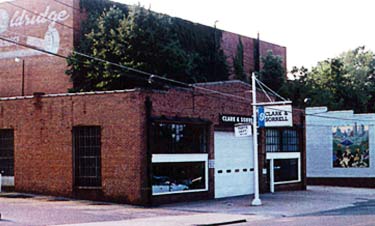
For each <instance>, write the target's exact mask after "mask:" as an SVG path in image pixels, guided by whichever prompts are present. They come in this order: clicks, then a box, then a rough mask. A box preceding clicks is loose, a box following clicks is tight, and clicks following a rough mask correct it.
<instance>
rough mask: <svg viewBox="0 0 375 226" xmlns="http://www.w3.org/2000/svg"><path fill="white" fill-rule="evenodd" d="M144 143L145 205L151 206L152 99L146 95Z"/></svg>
mask: <svg viewBox="0 0 375 226" xmlns="http://www.w3.org/2000/svg"><path fill="white" fill-rule="evenodd" d="M145 107H146V133H147V134H146V145H147V147H146V148H147V152H146V155H147V163H146V164H147V167H146V170H147V172H146V174H147V205H149V206H152V153H151V126H152V120H151V112H152V101H151V98H150V97H146V101H145Z"/></svg>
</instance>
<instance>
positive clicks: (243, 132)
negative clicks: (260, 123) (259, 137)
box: [234, 124, 252, 137]
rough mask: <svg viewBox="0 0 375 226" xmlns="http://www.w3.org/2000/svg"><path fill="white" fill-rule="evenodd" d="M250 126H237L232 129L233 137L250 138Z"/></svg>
mask: <svg viewBox="0 0 375 226" xmlns="http://www.w3.org/2000/svg"><path fill="white" fill-rule="evenodd" d="M251 134H252V133H251V125H248V124H237V125H235V127H234V136H235V137H250V136H251Z"/></svg>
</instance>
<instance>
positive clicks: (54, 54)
mask: <svg viewBox="0 0 375 226" xmlns="http://www.w3.org/2000/svg"><path fill="white" fill-rule="evenodd" d="M0 40H3V41H6V42H10V43H13V44H16V45H20V46H23V47H25V48H29V49H33V50H36V51H40V52H43V53H46V54H49V55H52V56H56V57H60V58H64V59H70V60H74V61H76V62H79V63H82V64H88V63H86V62H82V61H80V60H78V59H76V58H74V57H67V56H63V55H60V54H57V53H52V52H50V51H47V50H43V49H40V48H37V47H34V46H31V45H28V44H24V43H19V42H17V41H13V40H10V39H7V38H4V37H3V36H0ZM73 52H74V53H77V54H79V55H82V56H84V57H87V58H91V59H93V60H96V61H99V62H101V63H107V64H110V65H113V66H116V67H120V68H122V69H126V70H128V71H133V72H137V73H140V74H143V75H148V76H150V77H149V78H147V79H146V78H143V80H145V81H150V78H158V79H161V80H165V81H168V82H174V83H178V84H181V85H184V86H186V87H190V88H195V89H198V90H202V91H206V92H211V93H214V94H218V95H222V96H226V97H230V98H235V99H240V100H244V101H249V102H250V103H251V101H250V99H249V98H245V97H242V96H238V95H234V94H230V93H225V92H221V91H217V90H212V89H207V88H204V87H200V86H197V85H192V84H188V83H183V82H180V81H176V80H173V79H168V78H164V77H161V76H158V75H154V74H151V73H148V72H145V71H142V70H138V69H133V68H130V67H127V66H123V65H120V64H118V63H113V62H110V61H107V60H103V59H100V58H97V57H92V56H89V55H87V54H82V53H79V52H76V51H73ZM126 76H128V77H129V75H126ZM133 78H134V77H133ZM137 78H138V79H142V78H139V77H137ZM267 108H268V109H271V110H279V109H276V108H272V107H269V106H267ZM294 110H300V111H302V113H303V114H304V115H305V116H313V117H320V118H329V119H339V120H350V121H373V120H363V119H362V120H361V119H350V118H341V117H334V116H323V115H317V114H316V113H314V114H307V113H306V112H304V111H303V110H301V109H294ZM287 112H290V113H293V111H287Z"/></svg>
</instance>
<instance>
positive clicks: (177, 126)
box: [152, 122, 207, 153]
mask: <svg viewBox="0 0 375 226" xmlns="http://www.w3.org/2000/svg"><path fill="white" fill-rule="evenodd" d="M206 128H207V127H206V126H205V125H202V124H188V123H166V122H154V123H153V142H152V152H153V153H204V152H207V150H206V149H207V143H206V140H207V138H206V136H207V133H206Z"/></svg>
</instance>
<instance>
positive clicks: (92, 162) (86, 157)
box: [73, 126, 101, 187]
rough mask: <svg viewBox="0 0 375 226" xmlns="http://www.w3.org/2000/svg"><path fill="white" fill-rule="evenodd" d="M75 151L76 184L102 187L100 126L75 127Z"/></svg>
mask: <svg viewBox="0 0 375 226" xmlns="http://www.w3.org/2000/svg"><path fill="white" fill-rule="evenodd" d="M73 151H74V167H75V169H74V172H75V186H78V187H101V134H100V127H99V126H79V127H74V128H73Z"/></svg>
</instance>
